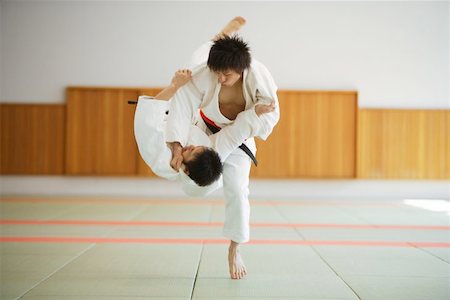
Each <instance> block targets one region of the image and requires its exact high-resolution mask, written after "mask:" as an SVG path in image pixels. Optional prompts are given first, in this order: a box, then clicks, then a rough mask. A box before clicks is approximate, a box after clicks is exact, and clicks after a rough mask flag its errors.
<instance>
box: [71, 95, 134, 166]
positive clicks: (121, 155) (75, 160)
mask: <svg viewBox="0 0 450 300" xmlns="http://www.w3.org/2000/svg"><path fill="white" fill-rule="evenodd" d="M137 96H138V93H137V90H133V89H122V88H68V89H67V140H66V144H67V147H66V171H67V174H71V175H82V174H86V175H134V174H136V173H137V170H136V165H137V162H136V159H137V156H138V154H137V147H136V143H135V141H134V133H133V120H134V106H132V105H129V104H128V103H127V101H128V100H133V99H137Z"/></svg>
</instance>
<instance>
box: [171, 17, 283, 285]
mask: <svg viewBox="0 0 450 300" xmlns="http://www.w3.org/2000/svg"><path fill="white" fill-rule="evenodd" d="M244 23H245V20H244V19H243V18H242V17H236V18H234V19H233V20H232V21H230V23H228V24H227V26H226V27H225V28H224V29H223V30H222V32H221V33H220V34H219V35H218V36H216V37H215V38H214V40H213V41H211V42H208V43H206V44H204V45H203V46H202V47H200V49H198V50H197V51H196V52H195V53H194V55H193V61H192V62H191V63H192V64H193V65H196V66H195V67H194V68H193V77H192V80H191V81H190V82H189V83H188V84H186V85H185V86H183V87H182V88H181V89H180V90H179V91H178V92H177V93H176V94H175V96H174V98H173V100H172V103H171V106H170V115H169V117H168V123H167V128H166V141H167V142H168V143H171V145H172V149H173V150H174V151H173V159H172V163H171V164H172V166H173V167H174V168H175V169H176V168H178V167H179V166H180V160H181V157H180V155H179V154H178V153H177V149H180V148H182V147H183V146H185V145H186V144H187V142H188V137H189V126H188V125H189V124H191V123H192V120H194V123H195V124H197V125H198V126H199V127H201V128H202V129H203V130H205V132H207V133H209V134H211V131H210V130H209V129H207V128H206V127H207V126H208V128H210V125H211V123H212V124H213V125H214V126H216V127H220V128H222V130H225V129H226V128H228V127H229V126H231V125H230V124H233V122H236V120H237V116H238V114H239V113H240V112H242V111H245V110H246V109H248V108H249V107H252V106H253V105H255V104H257V103H259V104H271V105H273V106H274V108H275V109H274V111H273V112H271V113H267V114H264V115H263V116H261V118H260V119H261V126H260V127H259V129H258V130H257V131H256V132H254V136H257V137H259V138H261V139H263V140H265V139H267V137H268V136H269V135H270V133H271V132H272V129H273V127H274V126H275V125H276V123H277V122H278V119H279V106H278V98H277V94H276V92H277V87H276V85H275V82H274V80H273V78H272V76H271V75H270V73H269V71H268V70H267V69H266V67H265V66H264V65H263V64H261V63H260V62H258V61H256V60H252V59H251V56H250V52H249V48H248V46H247V44H246V43H244V42H243V41H242V40H241V39H240V38H238V37H230V36H231V34H232V33H234V32H235V31H237V30H238V29H239V28H240V27H241V26H242V25H243V24H244ZM198 111H200V113H198ZM245 145H246V147H247V148H248V149H249V150H250V151H247V152H244V151H242V149H236V150H234V151H233V152H232V153H231V154H230V155H229V156H228V157H227V159H225V161H224V168H223V190H224V196H225V224H224V228H223V234H224V236H225V237H226V238H228V239H229V240H230V247H229V252H228V262H229V268H230V276H231V278H233V279H240V278H242V277H243V276H244V275H245V274H246V272H247V271H246V267H245V265H244V263H243V261H242V258H241V256H240V254H239V244H241V243H244V242H247V241H248V240H249V217H250V206H249V202H248V194H249V189H248V184H249V175H250V167H251V163H252V160H253V161H254V162H255V164H256V159H255V158H254V156H253V155H254V154H255V152H256V146H255V141H254V139H253V138H250V139H248V140H247V141H246V142H245ZM248 152H251V153H248Z"/></svg>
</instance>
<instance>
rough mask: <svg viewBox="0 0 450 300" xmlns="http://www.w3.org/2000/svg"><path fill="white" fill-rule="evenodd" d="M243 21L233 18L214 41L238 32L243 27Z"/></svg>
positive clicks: (241, 18)
mask: <svg viewBox="0 0 450 300" xmlns="http://www.w3.org/2000/svg"><path fill="white" fill-rule="evenodd" d="M245 22H246V21H245V19H244V18H243V17H239V16H238V17H234V18H233V19H232V20H231V21H230V22H228V24H227V25H225V27H224V28H223V29H222V30H221V31H220V32H219V34H217V35H216V36H215V37H214V39H213V40H214V41H216V40H218V39H221V38H224V37H226V36H231V35H232V34H233V33H235V32H236V31H238V30H239V29H240V28H241V27H242V26H244V25H245Z"/></svg>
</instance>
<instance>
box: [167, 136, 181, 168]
mask: <svg viewBox="0 0 450 300" xmlns="http://www.w3.org/2000/svg"><path fill="white" fill-rule="evenodd" d="M169 147H170V150H172V160H171V161H170V166H171V167H172V169H174V170H175V171H177V172H178V171H179V170H180V168H181V164H182V163H183V156H182V155H181V152H182V150H183V147H181V144H180V143H178V142H174V143H169Z"/></svg>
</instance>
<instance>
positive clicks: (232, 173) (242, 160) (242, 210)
mask: <svg viewBox="0 0 450 300" xmlns="http://www.w3.org/2000/svg"><path fill="white" fill-rule="evenodd" d="M251 163H252V161H251V159H250V158H249V156H248V155H247V154H246V153H245V152H244V151H242V150H241V149H236V150H234V151H233V152H232V153H231V155H230V156H228V157H227V159H226V160H225V161H224V163H223V192H224V196H225V223H224V227H223V235H224V236H225V237H226V238H227V239H229V240H232V241H234V242H236V243H244V242H247V241H248V240H249V239H250V224H249V222H250V204H249V201H248V195H249V189H248V185H249V176H250V168H251Z"/></svg>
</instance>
